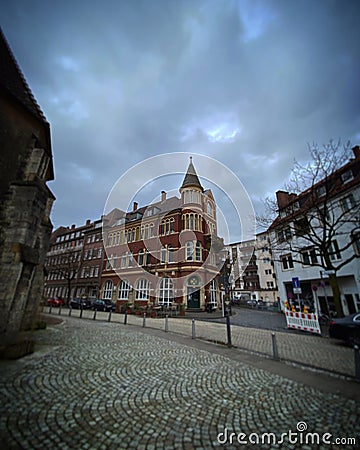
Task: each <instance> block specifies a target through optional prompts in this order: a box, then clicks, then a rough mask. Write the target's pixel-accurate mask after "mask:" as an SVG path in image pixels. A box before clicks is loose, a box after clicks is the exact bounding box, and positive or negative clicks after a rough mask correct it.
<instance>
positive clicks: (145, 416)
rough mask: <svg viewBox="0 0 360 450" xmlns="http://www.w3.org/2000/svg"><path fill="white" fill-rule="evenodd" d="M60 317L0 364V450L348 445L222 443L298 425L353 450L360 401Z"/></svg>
mask: <svg viewBox="0 0 360 450" xmlns="http://www.w3.org/2000/svg"><path fill="white" fill-rule="evenodd" d="M62 319H63V322H62V323H61V324H59V325H56V326H50V327H48V329H47V330H45V331H38V332H36V334H35V335H36V339H37V342H38V345H37V352H36V353H35V354H33V355H30V356H28V357H26V358H23V359H21V360H18V361H1V362H0V367H1V374H0V399H1V402H0V405H1V406H0V413H1V414H0V417H1V418H0V438H1V442H2V448H4V449H20V448H24V449H45V448H46V449H48V448H61V449H74V448H81V449H128V448H129V449H131V448H136V449H148V450H150V449H173V448H180V449H209V448H222V447H223V448H260V447H261V448H269V449H270V448H289V449H290V448H305V449H306V448H324V449H328V448H334V449H335V448H339V449H340V448H341V449H342V448H356V447H355V446H354V445H353V444H352V445H328V444H323V445H320V446H315V447H314V446H313V445H305V444H301V445H300V444H297V445H296V444H295V445H294V444H293V443H290V442H287V441H286V440H284V442H283V443H282V444H280V443H279V444H278V443H272V444H268V443H267V442H265V443H264V444H263V445H260V444H252V443H251V442H250V441H248V443H247V444H240V443H238V442H237V441H236V439H235V438H234V439H235V440H234V441H233V443H232V444H230V440H229V439H227V442H223V441H224V440H225V437H226V435H225V434H224V433H225V432H226V433H227V434H228V436H229V434H230V433H236V435H238V433H245V434H246V436H247V437H249V435H250V434H251V433H257V434H261V433H270V432H271V433H275V435H276V436H277V437H279V438H280V435H281V434H282V433H287V432H288V430H291V431H292V432H294V433H295V432H297V431H298V430H297V426H300V425H299V423H300V422H304V423H305V425H302V426H306V427H307V431H308V432H313V433H318V434H319V435H320V436H321V435H323V434H324V433H330V434H331V435H332V442H335V441H334V439H335V438H338V437H341V438H349V437H353V438H356V439H357V445H358V444H359V417H360V405H359V403H357V402H356V401H355V400H354V399H352V398H350V397H351V396H341V395H338V394H335V393H329V392H324V391H322V390H320V389H314V388H312V387H309V386H306V385H303V384H301V383H299V382H296V381H293V380H291V379H289V378H287V377H283V376H280V375H276V374H274V373H271V372H269V371H267V370H262V369H257V368H254V367H251V366H250V365H248V364H246V363H245V362H241V361H238V360H233V359H231V358H228V357H225V356H222V355H221V354H219V352H216V353H215V352H211V351H204V350H202V349H200V348H196V346H187V345H184V344H181V343H179V342H176V341H175V340H172V338H171V335H170V333H169V334H168V335H166V336H165V335H163V336H156V335H151V334H147V333H144V332H142V331H141V329H140V328H138V329H136V328H135V327H131V326H125V325H123V324H121V323H113V322H111V323H108V322H100V321H90V320H79V319H77V318H73V317H66V318H62ZM159 333H160V332H159ZM314 376H316V374H314ZM341 382H342V381H341V379H339V383H341ZM354 388H358V384H356V383H355V382H354ZM301 434H304V433H300V432H298V435H299V436H298V438H299V439H300V438H301ZM299 442H300V441H299Z"/></svg>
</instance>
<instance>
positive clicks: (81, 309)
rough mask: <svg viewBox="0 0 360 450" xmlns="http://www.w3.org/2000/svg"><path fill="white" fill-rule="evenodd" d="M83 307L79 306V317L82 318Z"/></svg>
mask: <svg viewBox="0 0 360 450" xmlns="http://www.w3.org/2000/svg"><path fill="white" fill-rule="evenodd" d="M82 313H83V307H82V306H81V308H80V319H82Z"/></svg>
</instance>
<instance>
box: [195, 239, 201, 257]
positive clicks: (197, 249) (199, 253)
mask: <svg viewBox="0 0 360 450" xmlns="http://www.w3.org/2000/svg"><path fill="white" fill-rule="evenodd" d="M195 259H196V261H201V244H200V242H199V241H197V242H196V247H195Z"/></svg>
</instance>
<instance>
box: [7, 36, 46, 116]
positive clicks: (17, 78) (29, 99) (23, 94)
mask: <svg viewBox="0 0 360 450" xmlns="http://www.w3.org/2000/svg"><path fill="white" fill-rule="evenodd" d="M0 61H1V63H0V87H1V88H2V89H4V90H5V91H6V92H7V93H8V94H9V95H10V96H11V97H13V98H15V99H16V100H17V101H18V102H19V103H20V104H21V105H22V106H23V107H24V108H26V109H27V110H28V111H29V112H30V113H31V114H32V115H33V116H35V117H36V118H37V119H38V120H40V121H41V122H43V123H46V124H47V125H48V122H47V120H46V118H45V116H44V113H43V112H42V111H41V108H40V106H39V105H38V103H37V101H36V100H35V97H34V95H33V93H32V92H31V90H30V87H29V85H28V84H27V82H26V80H25V77H24V75H23V73H22V71H21V69H20V67H19V65H18V63H17V61H16V59H15V57H14V55H13V53H12V51H11V49H10V46H9V44H8V42H7V40H6V38H5V36H4V33H3V31H2V29H1V28H0Z"/></svg>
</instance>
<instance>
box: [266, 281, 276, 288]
mask: <svg viewBox="0 0 360 450" xmlns="http://www.w3.org/2000/svg"><path fill="white" fill-rule="evenodd" d="M266 287H267V288H273V287H274V282H273V281H267V282H266Z"/></svg>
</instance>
